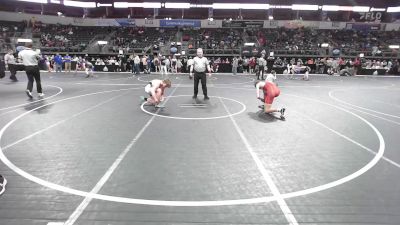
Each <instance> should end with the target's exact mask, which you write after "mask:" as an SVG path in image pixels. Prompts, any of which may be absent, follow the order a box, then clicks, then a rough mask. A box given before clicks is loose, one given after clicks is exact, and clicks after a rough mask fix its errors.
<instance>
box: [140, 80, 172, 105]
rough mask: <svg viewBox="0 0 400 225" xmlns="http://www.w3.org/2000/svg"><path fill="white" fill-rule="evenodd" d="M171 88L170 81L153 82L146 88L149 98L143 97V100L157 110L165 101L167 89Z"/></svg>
mask: <svg viewBox="0 0 400 225" xmlns="http://www.w3.org/2000/svg"><path fill="white" fill-rule="evenodd" d="M170 87H171V81H170V80H169V79H165V80H158V79H155V80H152V81H150V82H149V83H148V84H147V85H146V86H145V87H144V91H145V92H146V93H147V94H148V95H149V97H143V96H142V100H143V101H146V102H147V103H149V104H150V105H154V106H155V107H156V108H157V107H158V105H159V104H160V103H161V102H162V101H164V99H165V97H164V92H165V88H170Z"/></svg>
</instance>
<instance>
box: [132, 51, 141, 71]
mask: <svg viewBox="0 0 400 225" xmlns="http://www.w3.org/2000/svg"><path fill="white" fill-rule="evenodd" d="M133 62H134V69H135V74H140V57H139V55H136V56H135V58H134V59H133Z"/></svg>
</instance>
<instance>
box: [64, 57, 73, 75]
mask: <svg viewBox="0 0 400 225" xmlns="http://www.w3.org/2000/svg"><path fill="white" fill-rule="evenodd" d="M71 60H72V58H71V56H69V55H68V54H66V55H65V56H64V62H65V72H68V73H71Z"/></svg>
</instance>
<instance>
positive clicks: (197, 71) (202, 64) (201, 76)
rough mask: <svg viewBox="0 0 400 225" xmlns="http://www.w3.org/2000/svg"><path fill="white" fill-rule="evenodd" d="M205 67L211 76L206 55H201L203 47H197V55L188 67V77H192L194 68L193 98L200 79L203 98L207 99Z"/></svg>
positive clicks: (195, 95)
mask: <svg viewBox="0 0 400 225" xmlns="http://www.w3.org/2000/svg"><path fill="white" fill-rule="evenodd" d="M206 69H207V71H208V76H211V68H210V65H209V64H208V60H207V58H206V57H203V49H201V48H198V49H197V56H196V57H194V59H193V65H192V66H191V67H190V77H193V70H194V93H193V99H196V98H197V93H198V92H199V81H200V80H201V88H202V90H203V94H204V100H209V99H210V98H209V97H208V95H207V80H206Z"/></svg>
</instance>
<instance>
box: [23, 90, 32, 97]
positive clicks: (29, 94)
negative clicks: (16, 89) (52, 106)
mask: <svg viewBox="0 0 400 225" xmlns="http://www.w3.org/2000/svg"><path fill="white" fill-rule="evenodd" d="M25 92H26V95H28V97H29V98H33V96H32V93H31V92H30V91H29V90H26V91H25Z"/></svg>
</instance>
